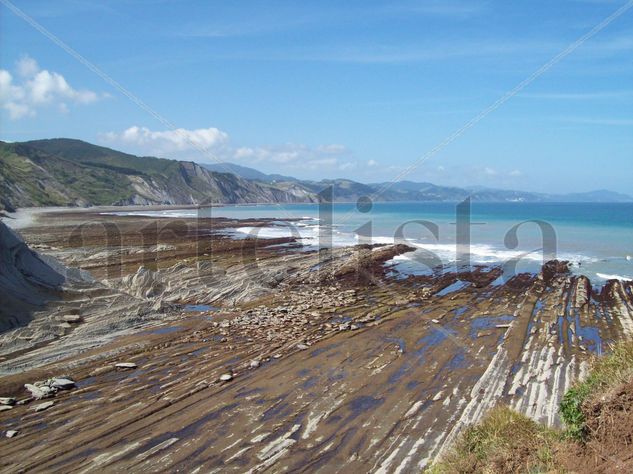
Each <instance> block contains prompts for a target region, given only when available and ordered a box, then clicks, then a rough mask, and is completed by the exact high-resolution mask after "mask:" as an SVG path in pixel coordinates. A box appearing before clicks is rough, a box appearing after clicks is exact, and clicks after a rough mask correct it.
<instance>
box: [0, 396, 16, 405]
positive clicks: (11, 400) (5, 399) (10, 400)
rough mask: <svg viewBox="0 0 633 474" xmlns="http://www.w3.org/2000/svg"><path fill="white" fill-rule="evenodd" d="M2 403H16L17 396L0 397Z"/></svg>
mask: <svg viewBox="0 0 633 474" xmlns="http://www.w3.org/2000/svg"><path fill="white" fill-rule="evenodd" d="M0 405H15V398H13V397H0Z"/></svg>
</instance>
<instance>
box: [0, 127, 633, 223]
mask: <svg viewBox="0 0 633 474" xmlns="http://www.w3.org/2000/svg"><path fill="white" fill-rule="evenodd" d="M328 186H331V187H332V192H333V199H334V200H335V201H355V200H357V199H358V198H359V197H361V196H374V195H378V196H379V198H378V200H382V201H453V202H456V201H461V200H463V199H465V198H467V197H471V198H472V199H473V200H475V201H490V202H511V201H524V202H553V201H558V202H581V201H585V202H633V198H631V197H630V196H626V195H623V194H619V193H614V192H611V191H592V192H588V193H576V194H566V195H554V194H539V193H529V192H522V191H507V190H499V189H487V188H471V189H465V188H457V187H448V186H437V185H434V184H431V183H415V182H411V181H401V182H397V183H393V184H390V183H372V184H363V183H358V182H355V181H351V180H348V179H334V180H321V181H307V180H298V179H296V178H292V177H290V176H283V175H276V174H273V175H269V174H265V173H262V172H260V171H258V170H256V169H253V168H247V167H244V166H240V165H236V164H232V163H223V164H197V163H194V162H190V161H177V160H169V159H164V158H155V157H148V156H143V157H141V156H135V155H131V154H127V153H122V152H120V151H116V150H112V149H110V148H106V147H102V146H98V145H93V144H91V143H87V142H84V141H81V140H73V139H68V138H57V139H50V140H34V141H28V142H14V143H5V142H0V209H5V210H9V211H10V210H12V209H14V208H17V207H30V206H89V205H127V204H137V205H143V204H174V205H178V204H195V205H197V204H210V203H224V204H238V203H242V204H243V203H299V202H318V201H319V199H320V198H319V196H318V194H319V193H320V192H321V191H323V190H324V189H325V188H327V187H328Z"/></svg>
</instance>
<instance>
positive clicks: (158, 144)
mask: <svg viewBox="0 0 633 474" xmlns="http://www.w3.org/2000/svg"><path fill="white" fill-rule="evenodd" d="M102 139H103V140H104V141H106V142H108V143H110V144H112V145H115V146H124V147H125V148H127V149H132V150H133V151H134V152H137V153H143V154H150V155H159V156H166V155H171V154H181V153H183V152H185V153H186V152H198V153H205V152H213V151H214V149H218V148H220V147H222V146H224V145H225V144H226V143H227V142H228V139H229V136H228V135H227V134H226V133H225V132H223V131H221V130H218V129H217V128H214V127H209V128H199V129H195V130H187V129H185V128H178V129H176V130H164V131H153V130H150V129H149V128H147V127H138V126H136V125H134V126H132V127H129V128H128V129H126V130H123V131H122V132H119V133H117V132H108V133H106V134H104V135H103V136H102Z"/></svg>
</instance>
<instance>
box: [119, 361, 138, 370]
mask: <svg viewBox="0 0 633 474" xmlns="http://www.w3.org/2000/svg"><path fill="white" fill-rule="evenodd" d="M114 366H115V367H116V368H117V369H136V367H138V366H137V365H136V364H135V363H134V362H119V363H117V364H114Z"/></svg>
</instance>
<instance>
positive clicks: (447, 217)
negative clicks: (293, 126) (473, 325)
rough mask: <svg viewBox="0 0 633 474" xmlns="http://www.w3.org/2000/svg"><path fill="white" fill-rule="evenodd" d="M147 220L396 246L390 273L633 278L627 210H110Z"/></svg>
mask: <svg viewBox="0 0 633 474" xmlns="http://www.w3.org/2000/svg"><path fill="white" fill-rule="evenodd" d="M114 214H118V215H122V214H124V215H130V214H132V215H143V216H154V217H172V218H174V217H183V218H191V217H227V218H237V219H248V218H257V219H261V218H268V219H274V222H272V223H271V224H270V225H268V224H267V225H266V226H264V227H252V226H250V227H249V226H241V227H236V228H234V229H231V230H230V231H229V232H232V233H233V235H234V236H236V237H238V238H245V237H251V238H260V239H270V238H276V237H286V236H294V237H297V238H299V239H300V242H302V243H303V245H304V246H305V248H306V249H314V248H318V247H329V246H347V245H354V244H357V243H374V244H375V243H379V244H386V243H406V244H408V245H410V246H412V247H414V248H415V249H416V250H415V251H414V252H410V253H406V254H403V255H400V256H398V257H396V258H395V259H394V260H393V261H391V262H388V264H389V265H390V267H391V268H392V269H393V270H394V272H395V273H397V274H399V275H404V276H406V275H409V274H426V273H431V272H437V271H455V270H464V269H467V268H474V267H476V266H487V267H490V266H501V267H503V268H504V273H505V275H506V278H508V277H510V276H512V275H513V274H515V273H519V272H538V271H539V270H540V267H541V265H542V264H543V263H544V262H545V261H547V260H550V259H552V258H557V259H562V260H567V261H569V262H570V263H571V269H572V271H573V272H575V273H578V274H584V275H587V276H588V277H589V278H590V279H591V280H592V282H593V283H594V284H601V283H604V282H605V281H606V280H608V279H620V280H633V203H525V202H504V203H480V202H473V203H470V202H467V201H466V202H463V203H448V202H376V203H371V202H369V201H366V202H365V201H359V202H358V203H333V204H320V205H319V204H267V205H235V206H228V205H227V206H220V207H212V208H211V207H209V208H202V209H182V210H179V209H170V210H161V211H132V212H117V213H114Z"/></svg>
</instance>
